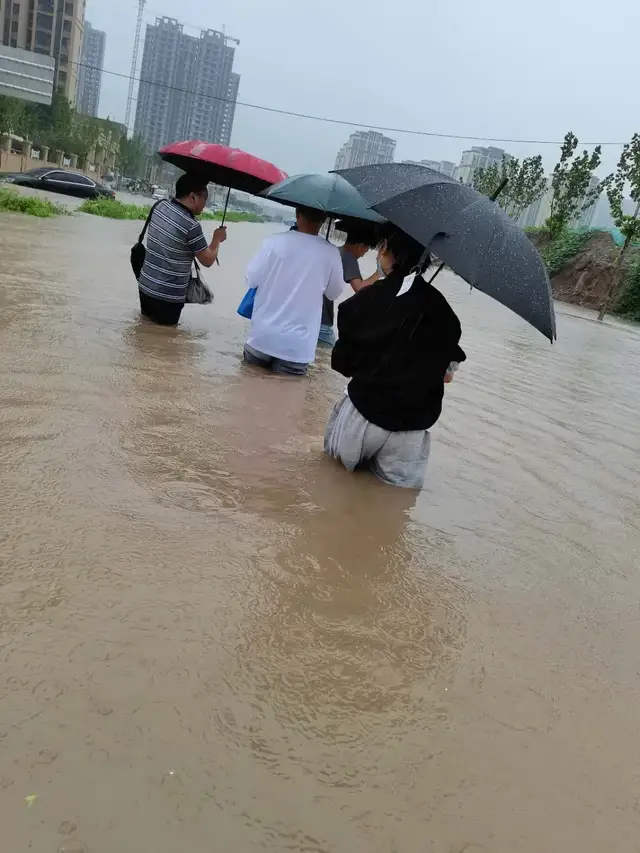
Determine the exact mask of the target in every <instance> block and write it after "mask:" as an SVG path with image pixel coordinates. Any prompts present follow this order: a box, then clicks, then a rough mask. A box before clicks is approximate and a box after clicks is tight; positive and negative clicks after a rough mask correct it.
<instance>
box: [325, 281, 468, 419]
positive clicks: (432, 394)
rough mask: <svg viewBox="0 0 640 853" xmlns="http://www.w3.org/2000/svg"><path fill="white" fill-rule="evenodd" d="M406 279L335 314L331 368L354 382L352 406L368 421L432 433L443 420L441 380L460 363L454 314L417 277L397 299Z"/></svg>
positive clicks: (378, 286) (369, 290)
mask: <svg viewBox="0 0 640 853" xmlns="http://www.w3.org/2000/svg"><path fill="white" fill-rule="evenodd" d="M402 282H403V277H402V276H400V275H398V274H394V273H392V274H391V275H390V276H389V277H388V278H385V279H382V280H381V281H379V282H376V283H375V284H372V285H370V286H369V287H365V288H363V289H362V290H360V291H359V292H358V293H356V294H355V296H352V297H351V298H350V299H347V300H346V301H345V302H343V303H342V304H341V305H340V307H339V309H338V342H337V344H336V345H335V347H334V350H333V355H332V359H331V364H332V367H333V369H334V370H337V371H338V372H339V373H342V374H343V376H347V377H350V378H351V382H350V383H349V388H348V393H349V397H350V399H351V402H352V403H353V405H354V406H355V407H356V409H357V410H358V411H359V412H360V414H361V415H362V416H363V417H365V418H366V419H367V420H368V421H369V422H370V423H372V424H375V425H376V426H379V427H382V428H383V429H386V430H390V431H393V432H400V431H408V430H423V429H425V430H426V429H429V428H430V427H432V426H433V424H434V423H435V422H436V421H437V420H438V418H439V417H440V413H441V411H442V398H443V396H444V377H445V374H446V372H447V368H448V367H449V364H450V363H451V362H452V361H458V362H461V361H464V360H465V359H466V356H465V354H464V352H463V351H462V349H460V346H459V341H460V337H461V334H462V329H461V327H460V321H459V320H458V318H457V316H456V314H455V312H454V311H453V309H452V308H451V306H450V305H449V303H448V302H447V300H446V299H445V298H444V296H443V295H442V294H441V293H440V291H439V290H436V288H435V287H432V286H431V285H430V284H427V282H426V281H425V280H424V279H423V278H422V277H420V276H418V277H416V279H415V281H414V282H413V284H412V286H411V288H410V289H409V290H408V291H407V292H406V293H403V294H402V295H401V296H398V295H397V294H398V291H399V290H400V288H401V286H402Z"/></svg>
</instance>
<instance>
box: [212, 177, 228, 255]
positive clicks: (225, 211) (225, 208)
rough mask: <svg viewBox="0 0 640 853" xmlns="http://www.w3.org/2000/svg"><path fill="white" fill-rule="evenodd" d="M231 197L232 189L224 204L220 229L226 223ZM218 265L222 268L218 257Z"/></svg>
mask: <svg viewBox="0 0 640 853" xmlns="http://www.w3.org/2000/svg"><path fill="white" fill-rule="evenodd" d="M230 195H231V187H229V189H228V190H227V198H226V201H225V203H224V210H223V211H222V222H221V223H220V227H221V228H222V226H223V225H224V221H225V219H226V218H227V208H228V207H229V196H230ZM216 263H217V265H218V266H220V258H219V257H218V256H217V255H216Z"/></svg>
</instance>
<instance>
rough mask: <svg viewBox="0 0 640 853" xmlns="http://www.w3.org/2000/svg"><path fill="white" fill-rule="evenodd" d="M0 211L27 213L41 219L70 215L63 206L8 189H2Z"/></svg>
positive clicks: (0, 192) (0, 190)
mask: <svg viewBox="0 0 640 853" xmlns="http://www.w3.org/2000/svg"><path fill="white" fill-rule="evenodd" d="M0 211H7V212H9V213H26V214H28V215H29V216H38V217H39V218H40V219H48V218H49V217H51V216H68V215H69V210H68V209H67V208H66V207H63V206H62V205H61V204H55V203H54V202H52V201H49V200H48V199H43V198H32V197H31V196H26V195H20V194H19V193H16V192H13V191H12V190H7V189H0Z"/></svg>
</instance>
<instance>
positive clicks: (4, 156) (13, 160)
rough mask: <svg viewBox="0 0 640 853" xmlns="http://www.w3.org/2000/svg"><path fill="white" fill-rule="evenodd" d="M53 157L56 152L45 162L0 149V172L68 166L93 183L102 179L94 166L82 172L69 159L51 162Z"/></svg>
mask: <svg viewBox="0 0 640 853" xmlns="http://www.w3.org/2000/svg"><path fill="white" fill-rule="evenodd" d="M55 155H56V152H55V151H54V152H53V153H52V154H50V155H49V157H48V158H47V159H46V160H41V159H38V158H36V157H25V156H24V155H23V154H16V153H15V152H7V151H4V150H2V149H1V148H0V172H26V171H28V170H29V169H39V168H42V167H43V166H51V168H52V169H57V168H59V167H60V166H63V167H68V166H70V167H71V168H73V169H74V171H77V172H82V173H83V174H85V175H87V177H89V178H92V179H93V180H94V181H95V180H96V179H97V180H100V179H101V177H102V175H101V174H99V173H98V172H97V170H96V167H95V166H92V165H89V166H88V168H87V169H84V170H83V169H81V168H79V167H76V166H74V165H73V160H72V159H71V158H69V157H63V158H61V159H62V162H60V161H57V162H56V161H55V160H54V161H53V162H52V158H55Z"/></svg>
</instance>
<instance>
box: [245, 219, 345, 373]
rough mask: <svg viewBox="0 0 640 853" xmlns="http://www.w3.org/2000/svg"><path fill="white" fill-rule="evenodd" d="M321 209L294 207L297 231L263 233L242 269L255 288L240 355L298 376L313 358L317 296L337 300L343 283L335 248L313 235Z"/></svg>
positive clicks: (318, 309)
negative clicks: (255, 252)
mask: <svg viewBox="0 0 640 853" xmlns="http://www.w3.org/2000/svg"><path fill="white" fill-rule="evenodd" d="M325 218H326V217H325V214H324V213H320V212H319V211H317V210H311V209H309V208H298V209H297V210H296V225H297V230H295V231H286V232H285V233H284V234H275V235H274V236H272V237H268V238H267V239H266V240H265V241H264V243H263V244H262V248H261V249H260V251H259V252H258V254H257V255H256V256H255V258H254V259H253V260H252V261H251V263H250V264H249V266H248V268H247V274H246V280H247V287H250V288H256V295H255V301H254V304H253V315H252V318H251V330H250V333H249V337H248V338H247V342H246V344H245V347H244V359H245V361H246V362H247V363H249V364H255V365H258V366H259V367H264V368H266V369H268V370H272V371H274V372H275V373H288V374H293V375H296V376H302V375H304V374H305V373H306V372H307V368H308V366H309V364H310V363H311V362H312V361H313V359H314V356H315V351H316V344H317V342H318V333H319V331H320V320H321V317H322V297H323V296H326V297H327V298H328V299H331V300H335V299H338V297H339V296H340V294H341V293H342V289H343V287H344V278H343V275H342V260H341V258H340V252H339V251H338V249H337V248H336V246H334V245H333V244H332V243H329V242H328V241H327V240H325V239H324V238H322V237H320V236H319V232H320V228H321V227H322V224H323V222H324V221H325Z"/></svg>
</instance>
